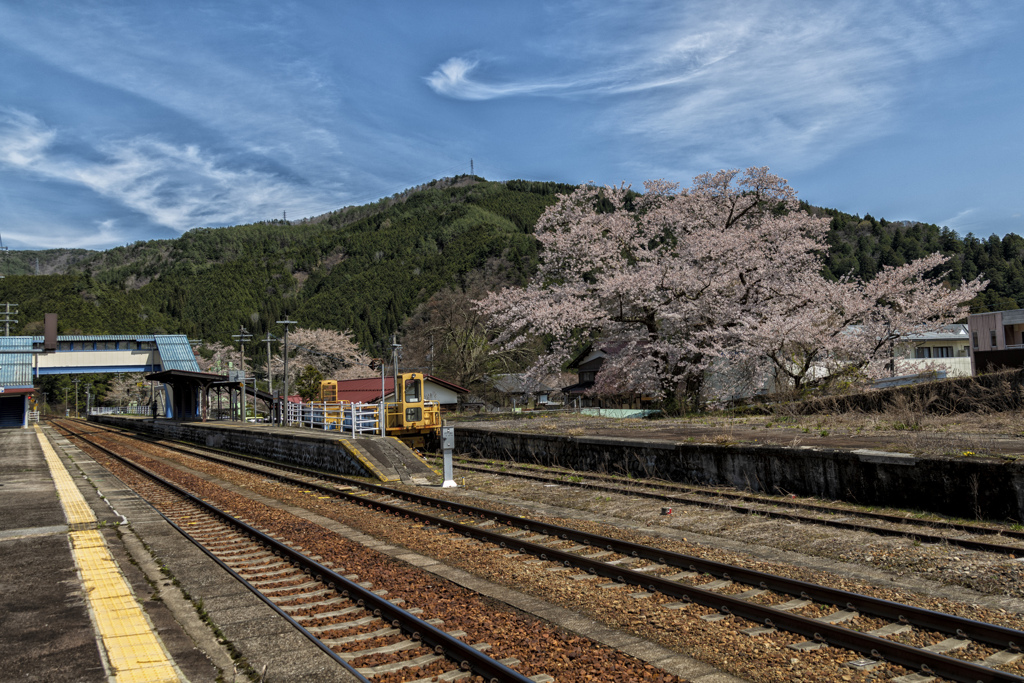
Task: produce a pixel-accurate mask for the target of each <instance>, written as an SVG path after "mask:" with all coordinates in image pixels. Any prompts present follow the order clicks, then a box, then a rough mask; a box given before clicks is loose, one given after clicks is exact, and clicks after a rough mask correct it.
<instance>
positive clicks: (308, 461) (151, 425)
mask: <svg viewBox="0 0 1024 683" xmlns="http://www.w3.org/2000/svg"><path fill="white" fill-rule="evenodd" d="M89 420H90V421H93V422H99V423H101V424H109V425H113V426H117V427H125V428H127V429H134V430H138V431H144V432H148V433H150V434H153V435H155V436H160V437H164V438H168V439H178V440H180V441H190V442H192V443H196V444H200V445H203V446H209V447H211V448H224V449H227V450H231V451H237V452H238V453H244V454H246V455H255V456H259V457H261V458H269V459H271V460H278V461H280V462H285V463H289V464H293V465H301V466H302V467H312V468H316V469H320V470H325V471H327V472H336V473H338V474H344V475H348V476H356V477H367V476H373V475H372V474H370V473H369V472H367V471H366V469H365V468H364V467H363V465H362V464H361V463H359V462H358V461H357V460H355V459H354V458H352V456H351V455H349V453H348V452H347V451H346V450H345V449H344V448H342V446H341V443H340V442H339V441H338V440H337V439H323V438H317V437H312V436H308V435H306V434H303V433H302V432H300V431H296V433H294V434H292V433H290V432H285V433H282V432H281V431H275V432H266V431H258V430H252V431H249V430H245V429H237V428H235V429H226V428H223V427H218V426H217V425H216V424H211V423H209V422H206V423H203V422H171V421H163V420H157V421H156V422H154V421H152V420H137V419H131V418H125V417H115V416H113V415H92V416H90V417H89Z"/></svg>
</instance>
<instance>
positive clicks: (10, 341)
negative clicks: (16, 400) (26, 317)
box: [0, 337, 32, 389]
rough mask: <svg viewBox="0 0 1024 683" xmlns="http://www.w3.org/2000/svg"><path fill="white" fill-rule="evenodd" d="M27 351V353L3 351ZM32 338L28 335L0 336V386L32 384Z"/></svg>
mask: <svg viewBox="0 0 1024 683" xmlns="http://www.w3.org/2000/svg"><path fill="white" fill-rule="evenodd" d="M4 351H28V352H29V353H4ZM31 351H32V339H31V338H30V337H0V386H3V387H11V388H12V389H13V388H16V387H31V386H32V353H31Z"/></svg>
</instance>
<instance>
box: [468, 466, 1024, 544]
mask: <svg viewBox="0 0 1024 683" xmlns="http://www.w3.org/2000/svg"><path fill="white" fill-rule="evenodd" d="M456 462H457V463H458V467H459V468H461V469H464V470H466V471H470V472H486V473H488V474H499V475H501V476H508V477H516V478H519V479H526V480H530V481H538V482H545V483H551V484H558V485H559V486H565V487H578V488H581V489H588V490H591V491H601V492H607V493H620V494H623V495H629V496H634V497H640V498H650V499H654V500H659V501H662V502H665V503H673V504H679V505H699V506H704V507H710V508H717V509H722V510H729V511H732V512H737V513H740V514H757V515H761V516H762V517H768V518H773V519H783V520H787V521H792V522H800V523H806V524H817V525H821V526H828V527H832V528H835V529H847V530H851V531H867V532H870V533H874V534H878V535H880V536H898V537H902V538H907V539H908V540H911V541H920V542H921V543H946V544H948V545H952V546H956V547H958V548H964V549H965V550H977V551H981V552H991V553H999V554H1002V555H1014V556H1016V557H1024V531H1018V530H1014V529H1010V528H1007V527H996V526H985V525H982V524H970V523H967V522H950V521H945V520H938V519H928V518H919V517H908V516H904V515H894V514H887V513H884V512H876V511H871V510H861V509H856V508H853V507H840V506H835V505H824V504H820V503H810V502H806V501H800V500H793V499H790V498H785V497H781V496H769V495H758V494H751V493H740V492H736V491H728V490H722V488H720V487H719V488H716V487H712V486H685V485H680V484H673V483H670V482H664V481H655V480H650V479H630V480H629V482H628V484H623V483H622V478H621V477H616V476H614V475H601V474H594V473H588V472H572V471H568V470H566V471H558V472H556V473H552V472H551V470H552V469H555V468H545V470H547V471H546V472H542V471H538V470H537V469H533V468H528V467H523V466H520V465H516V464H513V463H508V462H505V461H494V462H493V463H492V462H490V461H485V463H486V464H481V461H480V460H479V459H476V458H473V459H469V458H456ZM743 503H747V504H746V505H744V504H743ZM780 508H783V509H780ZM786 510H803V511H807V512H811V513H818V514H821V515H829V517H818V516H813V515H809V514H799V513H796V512H788V511H786ZM856 519H864V520H872V521H877V522H884V523H888V524H892V525H894V526H893V527H888V526H880V525H877V524H869V523H865V522H860V521H851V520H856ZM900 527H904V528H900ZM906 527H912V528H906ZM921 529H935V530H939V531H947V532H957V533H961V534H969V535H970V536H972V537H970V538H965V537H963V536H955V535H952V534H951V533H946V534H936V533H926V532H923V531H921ZM986 538H988V539H991V540H985V539H986ZM1003 539H1007V541H1016V542H1017V543H1010V542H1003Z"/></svg>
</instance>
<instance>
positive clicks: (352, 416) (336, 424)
mask: <svg viewBox="0 0 1024 683" xmlns="http://www.w3.org/2000/svg"><path fill="white" fill-rule="evenodd" d="M379 416H380V404H379V403H347V402H342V403H334V402H331V401H314V402H311V403H289V404H288V416H287V421H288V422H289V423H291V424H297V425H298V426H300V427H310V428H312V429H327V430H331V429H333V430H338V431H342V432H347V433H349V434H353V435H355V434H380V421H379Z"/></svg>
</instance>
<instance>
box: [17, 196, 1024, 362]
mask: <svg viewBox="0 0 1024 683" xmlns="http://www.w3.org/2000/svg"><path fill="white" fill-rule="evenodd" d="M572 189H573V188H572V187H571V186H568V185H562V184H558V183H540V182H529V181H508V182H504V183H497V182H488V181H485V180H483V179H481V178H478V177H475V176H460V177H458V178H450V179H445V180H442V181H435V182H433V183H430V184H429V185H426V186H422V187H420V188H416V189H415V190H410V191H407V192H404V193H402V194H400V195H395V196H393V197H389V198H385V199H382V200H380V201H379V202H376V203H373V204H369V205H365V206H360V207H348V208H345V209H341V210H339V211H336V212H333V213H330V214H325V215H323V216H318V217H316V218H315V219H308V220H304V221H299V222H294V223H285V222H283V221H274V222H266V223H255V224H251V225H241V226H235V227H230V228H217V229H212V228H199V229H195V230H191V231H189V232H187V233H185V234H184V235H182V236H181V237H180V238H178V239H175V240H155V241H149V242H137V243H135V244H132V245H129V246H126V247H117V248H115V249H110V250H107V251H103V252H96V251H88V250H60V249H57V250H45V251H20V252H8V254H7V259H8V260H7V262H6V263H5V264H4V265H3V268H4V270H5V272H6V273H7V278H6V279H4V280H0V302H11V303H17V304H19V305H20V311H19V315H18V316H17V317H18V318H19V320H20V321H21V323H20V324H19V325H17V326H15V327H14V329H12V333H13V334H41V332H42V319H43V314H44V313H46V312H56V313H58V314H59V317H60V327H61V330H60V331H61V333H62V334H67V333H75V332H80V333H99V332H108V333H161V332H176V333H184V334H187V335H189V337H192V338H201V339H204V340H206V341H218V340H219V341H229V340H230V335H232V334H234V333H237V331H238V327H239V325H245V326H246V327H248V329H249V330H250V331H251V332H253V333H254V335H261V336H262V334H263V333H264V332H265V330H266V329H267V323H268V322H270V323H271V324H272V323H273V321H275V320H279V319H282V318H284V317H289V318H291V319H293V320H297V321H299V322H300V324H301V325H302V326H303V327H308V328H312V327H327V328H333V329H351V330H352V331H353V333H354V336H355V339H356V341H358V342H359V344H360V345H361V346H363V348H365V349H366V350H368V351H369V350H372V349H373V348H374V347H375V346H377V345H379V344H380V343H381V342H383V341H384V340H385V339H386V338H387V336H388V335H389V334H390V333H391V332H393V331H395V330H396V329H398V328H399V326H400V325H401V324H402V322H403V321H405V320H406V318H407V317H408V316H409V315H410V314H411V313H412V312H413V311H414V310H415V309H416V307H417V306H418V305H420V304H422V303H424V302H425V301H427V300H428V299H429V298H430V297H431V296H432V295H433V294H435V293H436V292H439V291H440V290H443V289H445V288H453V289H458V288H460V287H462V286H464V285H465V283H466V280H467V278H468V277H470V276H472V277H473V278H475V279H476V280H475V281H476V282H479V281H480V279H481V278H482V279H483V280H484V281H485V282H487V281H490V280H488V276H489V275H490V274H492V273H493V274H497V273H500V278H498V277H495V278H494V280H493V281H494V282H498V281H505V282H507V281H510V280H511V281H513V282H515V281H525V279H526V278H527V277H528V276H529V275H530V273H532V272H533V270H534V268H535V266H536V262H537V244H536V241H535V240H534V239H533V238H532V237H531V236H530V233H531V231H532V229H533V226H534V224H535V223H536V220H537V218H538V217H539V216H540V214H541V213H542V212H543V211H544V209H545V208H546V207H547V206H549V205H550V204H552V203H553V202H554V200H555V196H556V194H558V193H561V192H568V191H571V190H572ZM805 208H806V209H807V210H809V211H812V212H814V213H817V214H820V215H827V216H829V217H831V219H832V230H831V233H830V235H829V245H830V253H829V256H828V258H827V261H826V264H827V265H826V269H827V272H826V275H829V276H841V275H844V274H847V273H852V274H855V275H860V276H862V277H868V278H869V277H871V276H872V275H873V274H874V273H875V272H877V271H878V269H880V268H881V267H882V266H883V265H899V264H901V263H904V262H906V261H908V260H912V259H914V258H917V257H919V256H923V255H925V254H928V253H931V252H933V251H936V250H938V251H941V252H943V253H945V254H949V255H952V256H953V257H954V258H953V260H952V262H951V266H952V267H951V270H950V274H949V277H950V280H951V281H953V282H959V280H960V279H961V278H965V279H968V280H969V279H971V278H973V277H974V276H975V275H977V274H978V273H984V274H985V276H986V277H987V278H989V279H990V280H992V284H991V285H990V287H989V289H988V291H987V292H986V293H985V294H984V295H982V296H981V297H979V299H978V300H976V301H975V302H974V306H973V309H974V310H977V311H983V310H993V309H1002V308H1018V307H1021V306H1024V263H1022V257H1024V239H1022V238H1021V237H1018V236H1017V235H1013V234H1010V235H1007V236H1006V237H1004V238H1002V239H1000V238H999V237H995V236H993V237H991V238H989V239H987V240H980V239H978V238H976V237H974V236H973V235H967V236H966V237H964V238H961V237H959V236H958V235H957V234H956V233H954V232H953V231H951V230H949V229H946V228H939V227H938V226H935V225H927V224H922V223H915V222H898V223H890V222H887V221H885V220H876V219H874V218H872V217H871V216H864V217H863V218H861V217H859V216H851V215H849V214H844V213H841V212H839V211H834V210H831V209H819V208H815V207H810V206H807V205H805ZM580 248H581V249H585V248H586V245H580ZM37 268H38V272H39V273H40V274H39V275H35V273H36V272H37Z"/></svg>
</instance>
